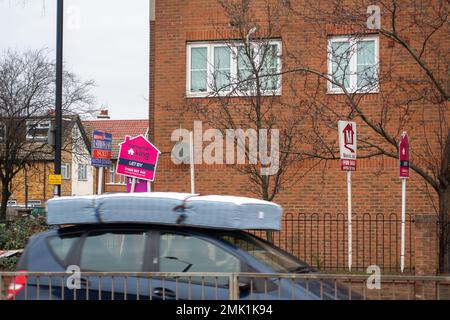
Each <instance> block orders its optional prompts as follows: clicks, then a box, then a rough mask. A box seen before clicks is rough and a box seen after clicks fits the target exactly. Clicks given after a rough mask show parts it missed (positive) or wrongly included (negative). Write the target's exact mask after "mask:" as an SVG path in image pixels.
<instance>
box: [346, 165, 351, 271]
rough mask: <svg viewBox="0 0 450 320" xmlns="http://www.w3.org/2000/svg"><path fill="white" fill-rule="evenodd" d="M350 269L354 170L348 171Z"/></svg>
mask: <svg viewBox="0 0 450 320" xmlns="http://www.w3.org/2000/svg"><path fill="white" fill-rule="evenodd" d="M347 202H348V271H352V172H351V171H347Z"/></svg>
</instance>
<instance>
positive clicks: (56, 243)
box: [47, 234, 79, 261]
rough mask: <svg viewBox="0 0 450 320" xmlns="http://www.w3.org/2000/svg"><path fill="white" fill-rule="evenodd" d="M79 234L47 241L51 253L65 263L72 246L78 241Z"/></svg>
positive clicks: (56, 237) (51, 238) (55, 237)
mask: <svg viewBox="0 0 450 320" xmlns="http://www.w3.org/2000/svg"><path fill="white" fill-rule="evenodd" d="M78 239H79V234H72V235H65V236H54V237H50V238H48V240H47V244H48V246H49V247H50V249H51V251H52V252H53V253H54V254H55V255H56V256H57V257H58V258H59V259H60V260H61V261H64V260H65V259H66V257H67V255H68V254H69V251H70V249H71V248H72V246H73V245H74V244H75V243H76V242H77V241H78Z"/></svg>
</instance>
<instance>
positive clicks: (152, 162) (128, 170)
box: [116, 135, 161, 181]
mask: <svg viewBox="0 0 450 320" xmlns="http://www.w3.org/2000/svg"><path fill="white" fill-rule="evenodd" d="M160 153H161V152H160V151H159V150H158V149H157V148H156V147H155V146H154V145H153V144H152V143H151V142H150V141H148V140H147V139H146V138H145V137H144V136H143V135H139V136H136V137H134V138H131V137H129V136H126V137H125V141H124V142H122V143H121V144H120V150H119V160H118V163H117V171H116V172H117V173H118V174H123V175H125V176H128V177H133V178H138V179H141V180H148V181H153V180H154V178H155V171H156V164H157V162H158V156H159V154H160Z"/></svg>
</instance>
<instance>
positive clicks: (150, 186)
mask: <svg viewBox="0 0 450 320" xmlns="http://www.w3.org/2000/svg"><path fill="white" fill-rule="evenodd" d="M151 191H152V182H151V181H150V180H147V192H151Z"/></svg>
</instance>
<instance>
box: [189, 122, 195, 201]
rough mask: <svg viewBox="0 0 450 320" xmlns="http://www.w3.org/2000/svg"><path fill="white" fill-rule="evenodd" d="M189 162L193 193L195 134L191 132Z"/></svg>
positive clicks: (192, 190)
mask: <svg viewBox="0 0 450 320" xmlns="http://www.w3.org/2000/svg"><path fill="white" fill-rule="evenodd" d="M189 162H190V167H191V193H195V171H194V134H193V133H192V131H191V132H190V133H189Z"/></svg>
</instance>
